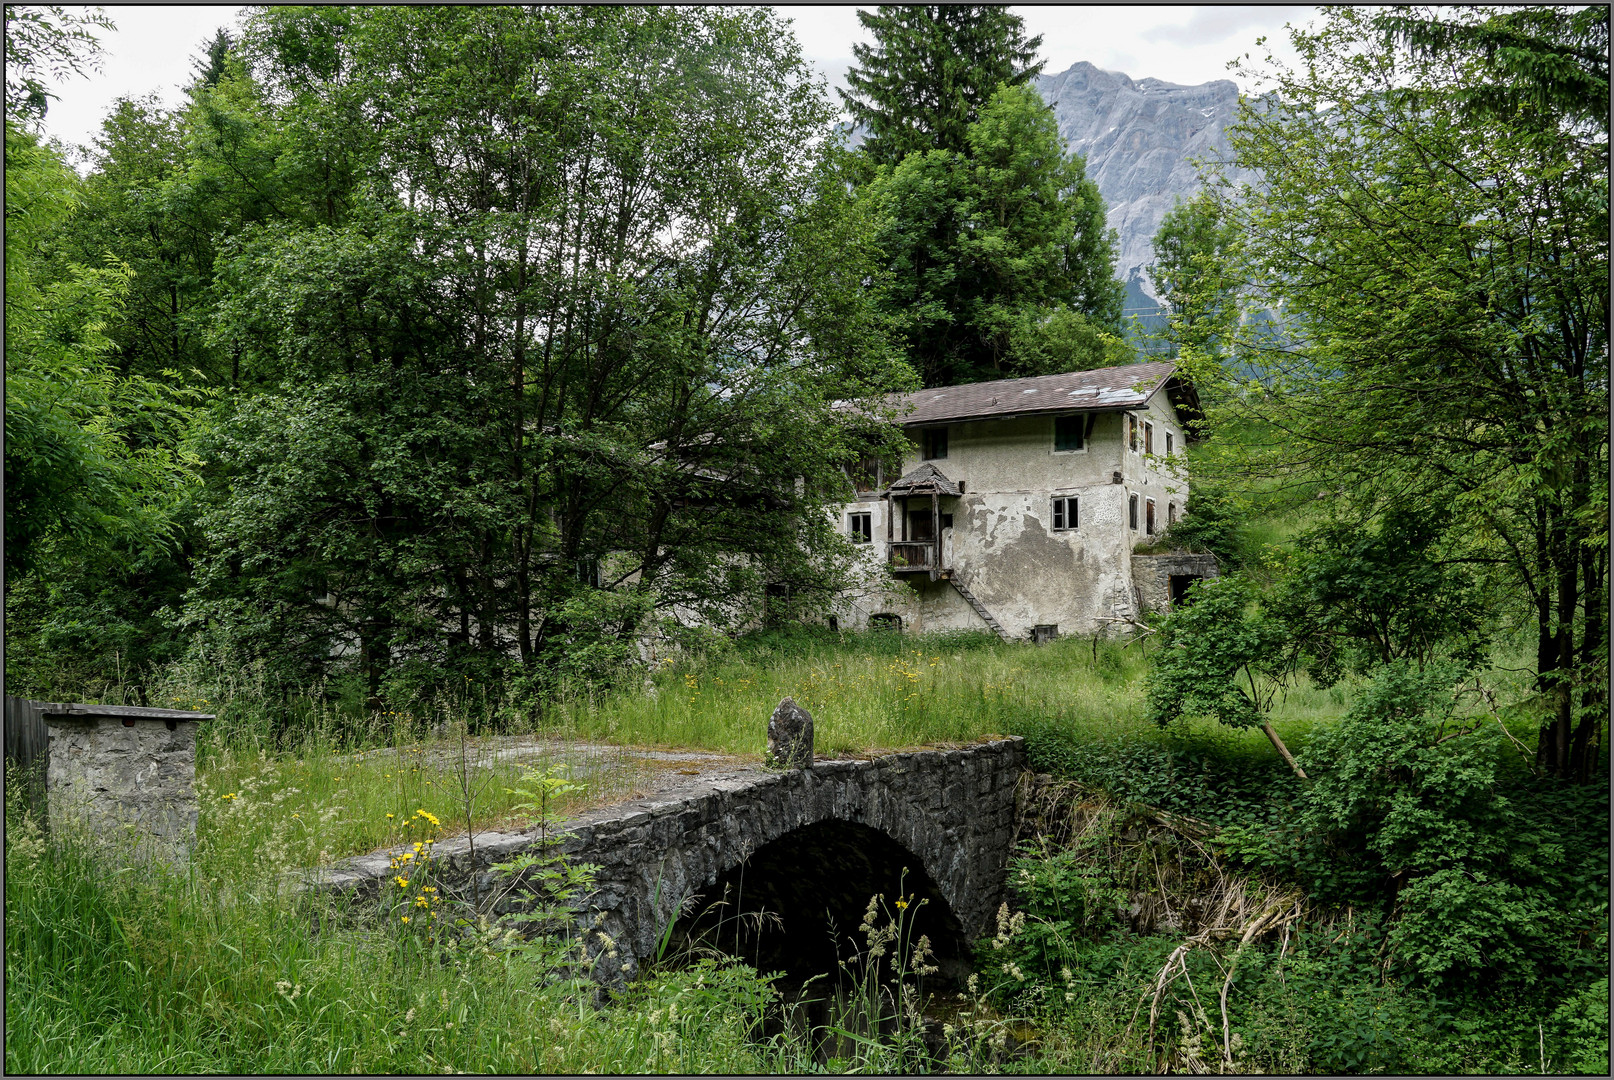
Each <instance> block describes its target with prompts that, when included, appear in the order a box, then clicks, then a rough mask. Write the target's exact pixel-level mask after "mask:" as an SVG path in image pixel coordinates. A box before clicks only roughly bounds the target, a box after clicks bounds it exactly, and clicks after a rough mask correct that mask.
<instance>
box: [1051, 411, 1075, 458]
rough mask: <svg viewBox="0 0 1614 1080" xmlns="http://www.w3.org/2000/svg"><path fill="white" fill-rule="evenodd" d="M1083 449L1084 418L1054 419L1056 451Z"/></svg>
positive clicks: (1057, 417)
mask: <svg viewBox="0 0 1614 1080" xmlns="http://www.w3.org/2000/svg"><path fill="white" fill-rule="evenodd" d="M1081 448H1082V418H1081V417H1080V416H1056V417H1054V450H1055V451H1056V452H1057V451H1061V450H1080V449H1081Z"/></svg>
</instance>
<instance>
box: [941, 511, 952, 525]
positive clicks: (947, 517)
mask: <svg viewBox="0 0 1614 1080" xmlns="http://www.w3.org/2000/svg"><path fill="white" fill-rule="evenodd" d="M941 519H942V528H944V529H951V528H952V527H953V515H952V514H943V515H942V516H941Z"/></svg>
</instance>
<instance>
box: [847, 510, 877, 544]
mask: <svg viewBox="0 0 1614 1080" xmlns="http://www.w3.org/2000/svg"><path fill="white" fill-rule="evenodd" d="M846 533H847V535H848V536H850V537H851V538H852V543H854V544H867V543H868V542H869V541H871V540H873V539H874V515H873V514H848V515H846Z"/></svg>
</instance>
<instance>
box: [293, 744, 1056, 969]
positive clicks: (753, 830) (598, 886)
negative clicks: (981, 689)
mask: <svg viewBox="0 0 1614 1080" xmlns="http://www.w3.org/2000/svg"><path fill="white" fill-rule="evenodd" d="M1024 768H1025V752H1024V748H1023V744H1022V741H1021V740H1020V739H1019V738H1015V737H1010V738H989V739H985V740H982V741H980V742H976V743H970V744H965V745H958V746H945V747H934V748H925V749H919V750H911V751H903V752H896V753H888V754H882V755H880V756H875V757H869V758H860V759H852V760H829V761H818V762H815V763H814V764H813V765H812V767H811V768H806V769H790V770H778V769H769V768H765V767H763V766H761V765H743V764H736V763H733V762H727V763H724V764H723V765H722V766H721V767H720V768H718V769H716V770H689V771H691V772H694V773H696V775H694V776H689V777H680V778H679V779H678V780H677V781H675V782H673V783H671V784H670V785H668V786H666V787H664V788H663V789H661V790H659V791H657V792H655V793H654V794H651V795H647V796H646V797H644V798H638V799H633V800H631V801H627V802H621V803H617V804H615V805H612V806H608V807H603V808H600V809H597V810H593V811H590V812H588V813H584V814H579V815H577V816H575V817H572V818H568V819H565V820H562V821H557V822H555V823H554V824H553V825H552V826H551V834H552V836H553V837H554V838H556V840H557V841H558V842H557V843H556V844H555V846H554V847H553V848H552V849H551V851H558V852H560V853H562V854H565V855H566V856H567V857H568V858H570V859H571V860H573V861H574V862H587V863H592V864H594V865H595V866H596V867H598V869H597V871H596V872H595V875H594V880H593V886H592V889H591V891H590V892H589V893H588V894H587V896H586V897H585V898H584V900H583V902H582V904H581V906H580V910H579V921H580V922H581V923H582V924H583V925H584V926H585V927H587V928H588V941H589V947H590V952H591V954H592V955H593V958H594V961H595V963H594V968H593V970H594V974H595V977H596V978H597V979H599V981H601V982H603V983H605V984H606V985H618V986H619V985H621V984H622V983H624V982H625V981H627V980H630V979H632V978H633V977H634V976H635V975H636V974H637V973H638V971H639V969H640V967H641V966H642V965H643V964H644V963H645V962H646V961H647V960H650V959H652V958H654V957H655V956H656V954H657V951H658V949H659V948H660V947H661V946H662V944H663V942H664V941H672V942H673V943H674V944H675V945H676V944H679V943H700V942H704V943H705V944H708V945H714V946H716V947H718V948H720V949H721V950H722V951H725V952H727V953H729V954H731V955H735V956H738V957H740V958H741V959H744V960H746V961H747V962H749V963H751V964H753V965H754V966H755V967H756V968H757V969H758V970H760V971H775V970H778V971H784V972H786V974H787V976H789V975H796V976H800V975H805V974H810V973H811V972H814V971H817V972H823V971H827V970H834V968H835V966H836V961H837V960H838V959H846V958H847V957H848V955H849V949H850V948H851V947H852V945H853V944H856V943H854V942H852V941H851V940H850V939H852V938H853V937H854V936H856V935H857V927H858V926H859V924H860V923H861V922H862V920H863V916H864V912H865V910H866V909H867V908H868V905H869V900H870V897H871V896H874V895H877V894H879V895H883V896H884V897H885V902H886V905H887V908H888V910H895V908H894V905H895V902H896V900H897V899H898V897H899V895H900V896H904V897H908V898H909V910H910V915H912V916H913V918H912V922H911V926H912V934H913V939H914V940H917V937H918V935H919V934H924V935H926V936H927V937H929V939H930V942H931V944H932V947H933V949H934V952H935V955H936V962H937V963H938V966H939V967H940V968H941V970H942V974H944V975H950V976H954V977H957V976H960V975H961V974H962V973H963V972H964V971H965V970H967V968H968V966H969V962H970V943H971V942H972V941H973V940H975V939H976V938H978V937H981V936H983V935H986V934H989V933H990V932H991V931H992V930H993V929H994V927H995V921H994V920H995V916H996V913H997V909H998V905H999V904H1000V903H1001V902H1002V900H1003V898H1004V876H1005V869H1006V865H1007V862H1008V858H1009V855H1010V853H1011V852H1010V848H1011V844H1012V842H1013V838H1014V828H1015V816H1014V815H1015V791H1016V787H1017V785H1018V783H1019V780H1020V776H1021V773H1022V772H1023V771H1024ZM473 841H474V842H473ZM407 850H409V849H408V848H407V847H404V848H399V849H397V850H396V851H394V850H392V849H388V850H383V851H378V852H375V853H374V854H371V855H367V856H361V857H359V858H355V859H349V860H346V861H345V862H343V863H341V864H339V865H338V866H337V867H334V868H332V869H330V870H326V871H323V872H321V873H320V875H319V877H320V885H321V887H323V888H327V889H333V890H336V891H339V892H343V893H348V894H351V895H355V896H359V897H369V898H374V897H376V896H377V895H379V891H380V888H381V887H382V885H383V883H384V882H386V881H387V880H389V879H390V878H391V876H392V873H393V871H392V870H391V869H390V866H391V858H392V856H393V855H394V854H396V853H398V852H403V851H407ZM523 852H532V853H534V854H542V840H541V837H540V834H539V833H538V832H537V831H536V830H532V831H527V832H521V833H497V832H479V833H476V834H475V835H474V837H472V838H470V839H467V838H466V837H464V836H460V837H455V838H451V839H447V840H443V841H440V842H438V843H437V844H436V845H435V852H434V866H435V867H436V873H437V876H438V879H439V882H440V884H441V887H442V888H443V889H444V891H445V892H449V893H453V894H459V895H461V896H463V897H464V898H465V899H467V900H469V899H471V898H472V896H473V894H474V895H476V896H480V897H491V896H497V895H500V894H501V893H502V894H505V896H506V897H507V898H506V899H504V900H502V901H500V902H499V903H498V904H497V905H496V906H495V907H494V913H495V914H500V915H502V914H508V913H510V912H512V911H514V910H517V908H516V906H515V905H514V904H513V903H512V901H511V900H510V899H508V896H509V895H511V894H512V893H519V892H520V891H521V890H520V888H519V887H518V888H517V889H515V890H510V889H509V885H510V882H509V881H508V880H507V879H506V878H504V877H503V876H502V875H500V874H499V873H497V872H496V871H493V870H491V869H490V866H491V864H493V863H500V862H505V861H507V860H509V859H511V858H512V857H514V856H517V855H519V854H521V853H523ZM920 901H924V903H922V904H921V903H919V902H920ZM602 935H603V936H602ZM607 942H609V944H607Z"/></svg>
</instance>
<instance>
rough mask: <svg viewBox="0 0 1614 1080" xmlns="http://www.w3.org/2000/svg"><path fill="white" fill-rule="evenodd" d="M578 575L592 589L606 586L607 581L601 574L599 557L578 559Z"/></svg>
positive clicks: (579, 579) (578, 578)
mask: <svg viewBox="0 0 1614 1080" xmlns="http://www.w3.org/2000/svg"><path fill="white" fill-rule="evenodd" d="M576 576H577V580H578V581H581V582H582V583H583V584H584V585H587V586H588V587H589V588H591V589H603V588H605V581H604V579H603V578H602V577H601V576H600V560H598V559H578V560H577V575H576Z"/></svg>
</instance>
